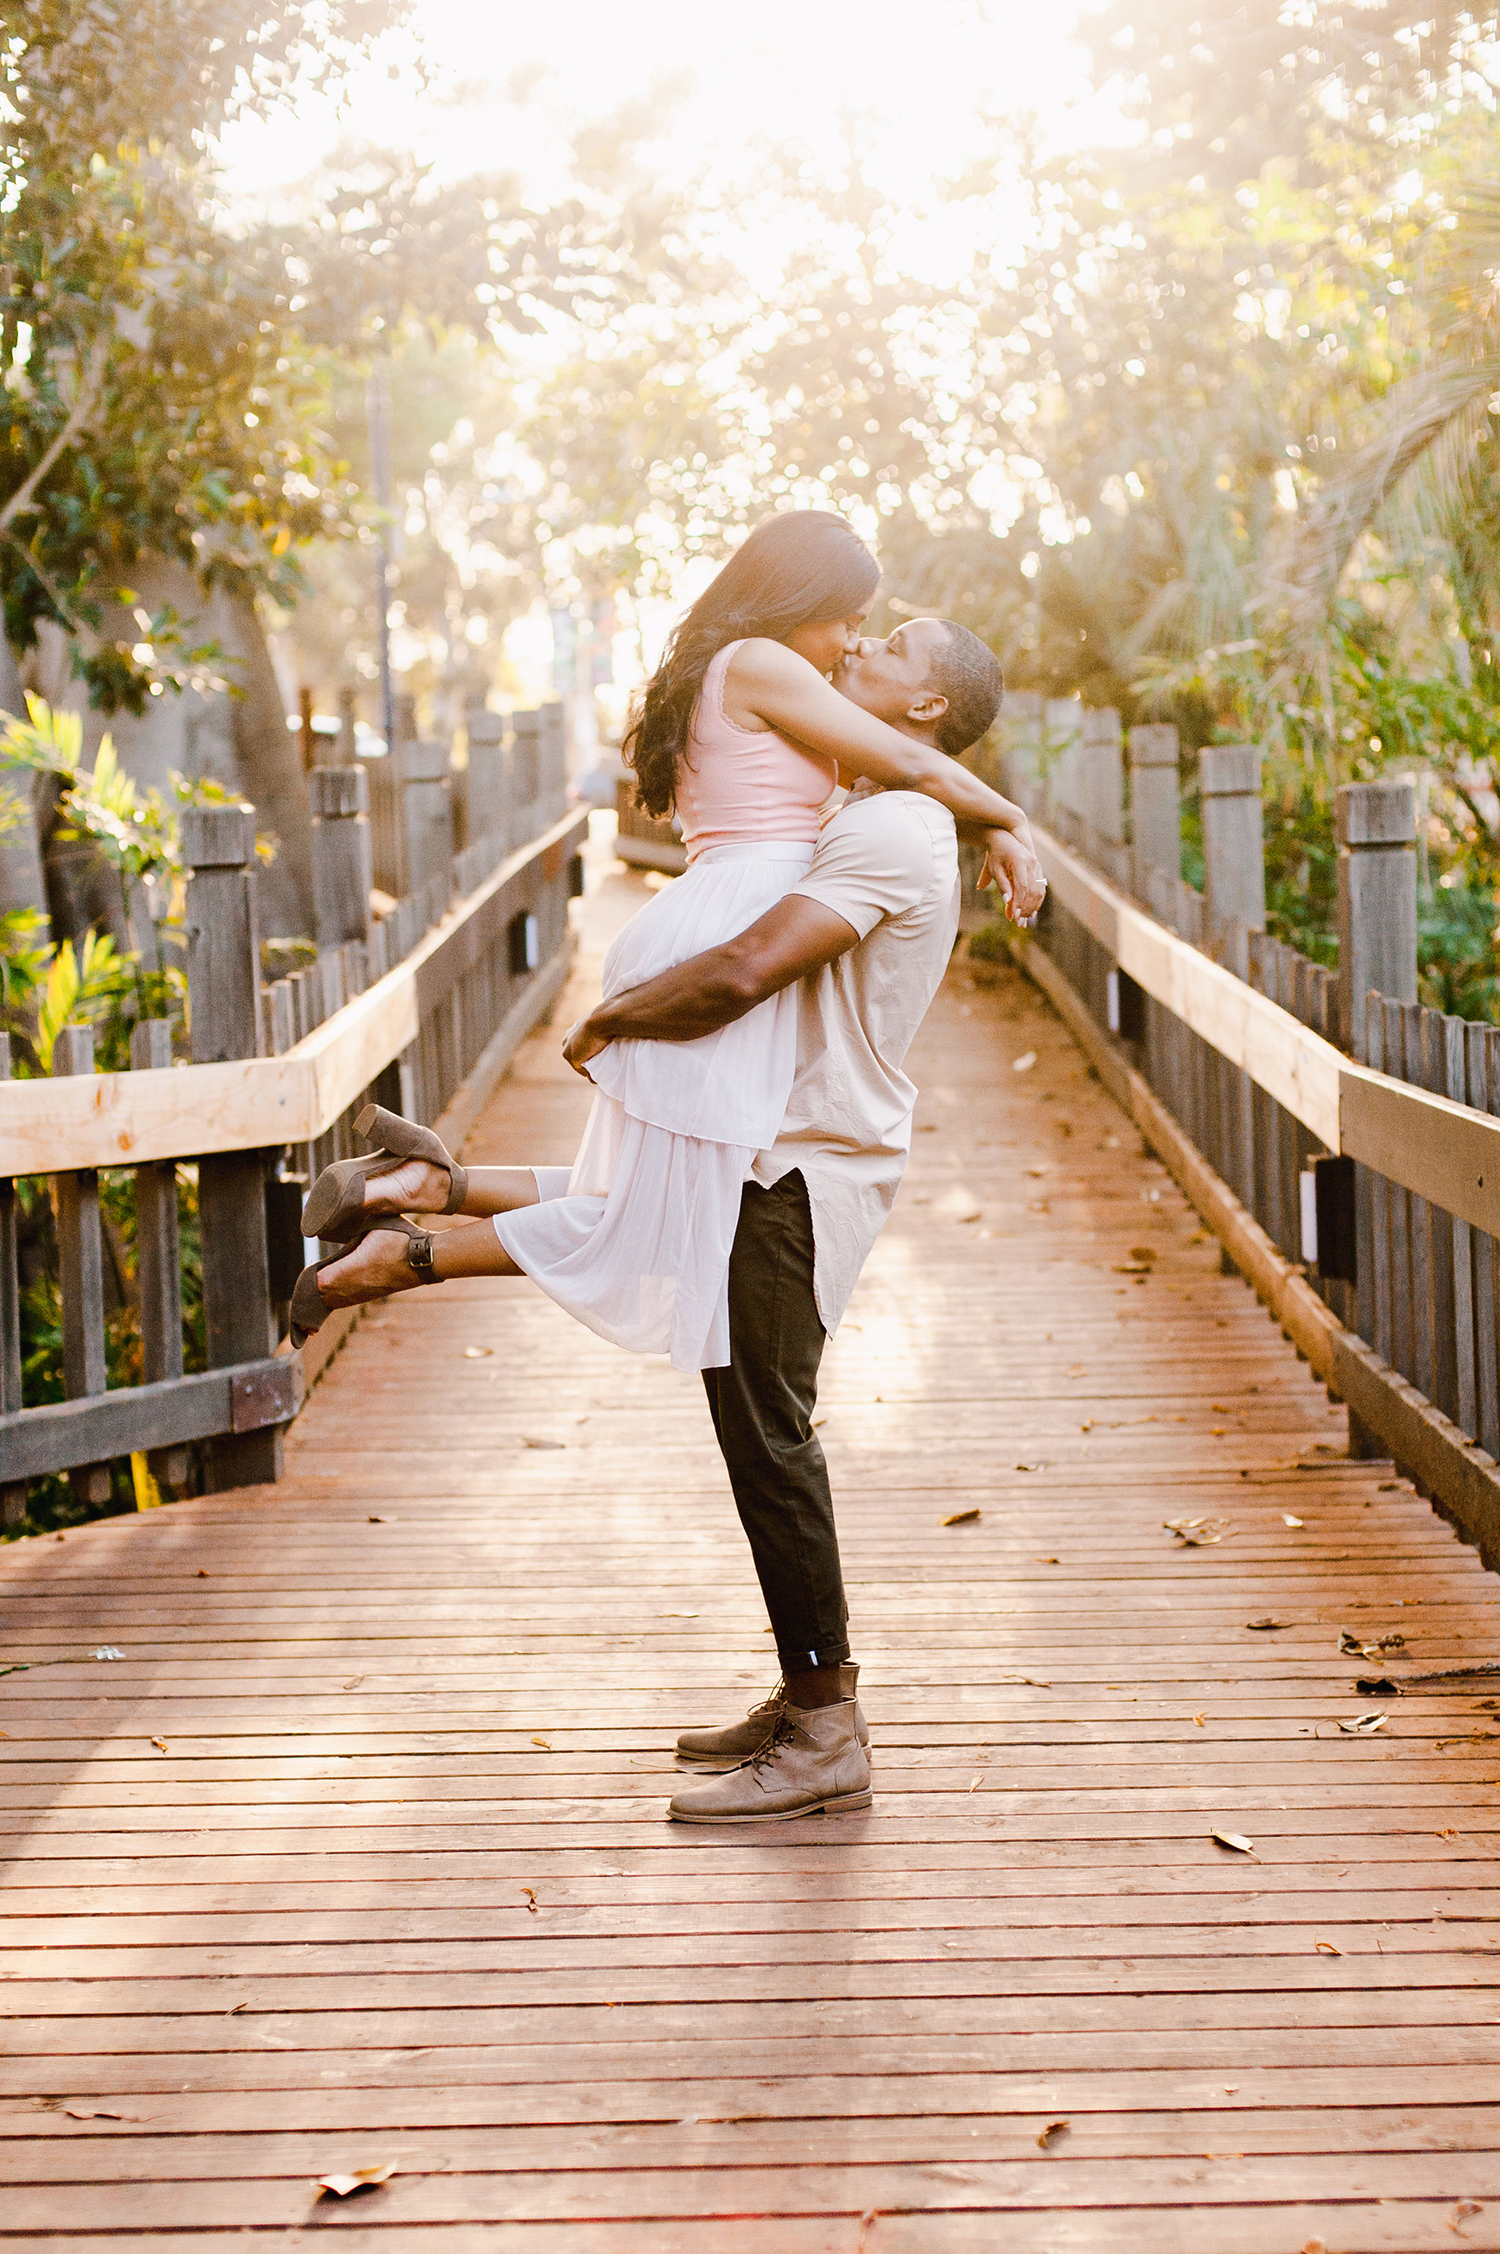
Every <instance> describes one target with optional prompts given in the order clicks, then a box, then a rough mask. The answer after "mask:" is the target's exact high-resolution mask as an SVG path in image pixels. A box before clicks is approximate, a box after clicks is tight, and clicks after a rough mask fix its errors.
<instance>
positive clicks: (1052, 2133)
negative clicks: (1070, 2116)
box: [1036, 2121, 1073, 2152]
mask: <svg viewBox="0 0 1500 2254" xmlns="http://www.w3.org/2000/svg"><path fill="white" fill-rule="evenodd" d="M1072 2126H1073V2124H1072V2122H1071V2121H1049V2122H1048V2123H1047V2126H1046V2128H1045V2129H1043V2130H1042V2132H1041V2134H1040V2136H1039V2137H1038V2138H1037V2140H1036V2141H1037V2147H1038V2150H1039V2151H1042V2152H1045V2151H1046V2150H1047V2147H1048V2146H1049V2145H1050V2143H1051V2142H1052V2139H1053V2138H1054V2137H1064V2136H1066V2135H1067V2133H1068V2131H1069V2130H1070V2129H1071V2128H1072Z"/></svg>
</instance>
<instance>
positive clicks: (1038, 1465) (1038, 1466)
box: [1016, 1458, 1047, 1471]
mask: <svg viewBox="0 0 1500 2254" xmlns="http://www.w3.org/2000/svg"><path fill="white" fill-rule="evenodd" d="M1046 1468H1047V1466H1046V1465H1045V1464H1044V1463H1042V1462H1041V1460H1040V1459H1039V1458H1038V1459H1036V1460H1034V1461H1032V1462H1030V1463H1024V1464H1017V1465H1016V1469H1017V1471H1045V1470H1046Z"/></svg>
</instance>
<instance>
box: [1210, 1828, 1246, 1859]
mask: <svg viewBox="0 0 1500 2254" xmlns="http://www.w3.org/2000/svg"><path fill="white" fill-rule="evenodd" d="M1208 1836H1209V1838H1210V1839H1212V1840H1215V1841H1216V1842H1217V1843H1218V1845H1219V1846H1220V1847H1232V1848H1233V1849H1234V1851H1235V1853H1236V1854H1237V1855H1253V1854H1254V1853H1255V1841H1254V1840H1253V1839H1247V1838H1246V1837H1245V1835H1244V1833H1243V1832H1242V1831H1211V1832H1210V1833H1209V1835H1208Z"/></svg>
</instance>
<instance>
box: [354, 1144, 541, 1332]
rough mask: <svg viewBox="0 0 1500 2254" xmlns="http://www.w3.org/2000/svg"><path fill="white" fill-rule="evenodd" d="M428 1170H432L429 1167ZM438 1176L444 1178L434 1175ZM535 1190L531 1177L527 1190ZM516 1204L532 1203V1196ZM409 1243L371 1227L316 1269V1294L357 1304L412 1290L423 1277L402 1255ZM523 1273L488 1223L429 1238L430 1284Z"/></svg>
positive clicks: (494, 1169) (493, 1171)
mask: <svg viewBox="0 0 1500 2254" xmlns="http://www.w3.org/2000/svg"><path fill="white" fill-rule="evenodd" d="M428 1171H429V1172H431V1173H433V1174H435V1175H436V1174H437V1173H438V1170H437V1169H436V1168H435V1167H433V1168H429V1169H428ZM485 1171H486V1172H488V1173H490V1174H497V1173H501V1172H506V1173H509V1172H511V1171H514V1170H513V1169H511V1168H508V1167H507V1168H500V1167H489V1168H486V1170H485ZM389 1178H390V1177H389V1176H386V1177H384V1179H387V1180H388V1179H389ZM438 1179H439V1180H443V1179H446V1177H444V1176H442V1175H438ZM535 1189H536V1184H535V1182H534V1181H533V1182H532V1190H533V1193H535ZM516 1202H517V1203H524V1204H527V1205H534V1204H535V1203H536V1198H535V1194H533V1195H532V1196H531V1197H530V1198H526V1199H524V1200H517V1201H516ZM408 1210H410V1207H408ZM418 1210H420V1208H418ZM501 1210H503V1211H512V1210H514V1208H513V1207H505V1208H502V1209H501ZM409 1242H410V1239H409V1238H407V1237H404V1236H398V1235H397V1234H396V1232H395V1230H394V1229H372V1230H371V1232H370V1234H369V1235H368V1236H367V1237H362V1238H361V1239H360V1241H359V1243H358V1244H356V1245H355V1246H353V1247H352V1249H351V1250H350V1251H349V1252H347V1253H346V1254H345V1255H344V1257H343V1259H342V1260H334V1261H331V1262H330V1263H329V1265H328V1266H327V1267H326V1268H323V1269H321V1270H320V1271H319V1274H318V1292H319V1295H320V1297H321V1298H322V1299H324V1300H325V1301H326V1303H327V1304H328V1306H329V1307H330V1308H333V1307H359V1306H362V1305H363V1304H364V1302H365V1301H366V1300H368V1299H384V1298H387V1297H388V1296H389V1295H390V1294H391V1293H392V1292H397V1291H412V1290H415V1288H416V1286H417V1285H418V1284H420V1283H421V1282H422V1280H423V1279H422V1277H421V1276H419V1275H418V1274H417V1272H416V1270H415V1269H414V1268H413V1267H412V1265H411V1263H410V1261H409V1260H408V1259H407V1256H406V1248H407V1245H408V1243H409ZM524 1272H525V1271H524V1270H523V1269H520V1268H518V1267H517V1266H516V1264H515V1262H514V1260H512V1258H511V1257H510V1254H509V1253H508V1252H507V1251H506V1250H505V1247H504V1246H503V1245H502V1244H501V1242H500V1239H499V1238H498V1237H497V1236H496V1234H495V1231H494V1226H493V1223H492V1222H491V1221H488V1220H485V1221H474V1222H471V1223H470V1225H469V1226H468V1227H467V1228H457V1229H443V1230H441V1231H439V1232H436V1233H435V1234H434V1236H433V1239H432V1269H431V1275H432V1278H433V1280H434V1281H436V1282H439V1283H446V1282H447V1281H448V1280H449V1279H450V1278H451V1277H455V1276H519V1275H522V1274H524Z"/></svg>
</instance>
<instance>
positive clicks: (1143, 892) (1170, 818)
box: [1130, 720, 1182, 903]
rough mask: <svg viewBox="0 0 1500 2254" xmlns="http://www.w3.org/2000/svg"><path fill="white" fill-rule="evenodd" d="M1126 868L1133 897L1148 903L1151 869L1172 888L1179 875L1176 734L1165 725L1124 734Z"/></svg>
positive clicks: (1145, 725) (1145, 726)
mask: <svg viewBox="0 0 1500 2254" xmlns="http://www.w3.org/2000/svg"><path fill="white" fill-rule="evenodd" d="M1130 866H1131V883H1132V885H1133V887H1134V889H1135V896H1136V898H1137V899H1138V900H1143V901H1146V902H1148V903H1149V901H1150V898H1151V872H1152V871H1153V869H1160V870H1162V871H1163V872H1164V873H1165V874H1166V875H1167V876H1169V877H1171V878H1172V879H1173V881H1174V883H1175V881H1176V879H1177V878H1178V877H1180V876H1181V874H1182V807H1181V803H1180V794H1179V791H1178V785H1177V730H1176V729H1175V728H1174V727H1173V726H1172V723H1171V722H1170V721H1169V720H1148V721H1146V722H1144V723H1143V724H1142V725H1141V726H1140V727H1138V728H1132V729H1131V731H1130Z"/></svg>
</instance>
